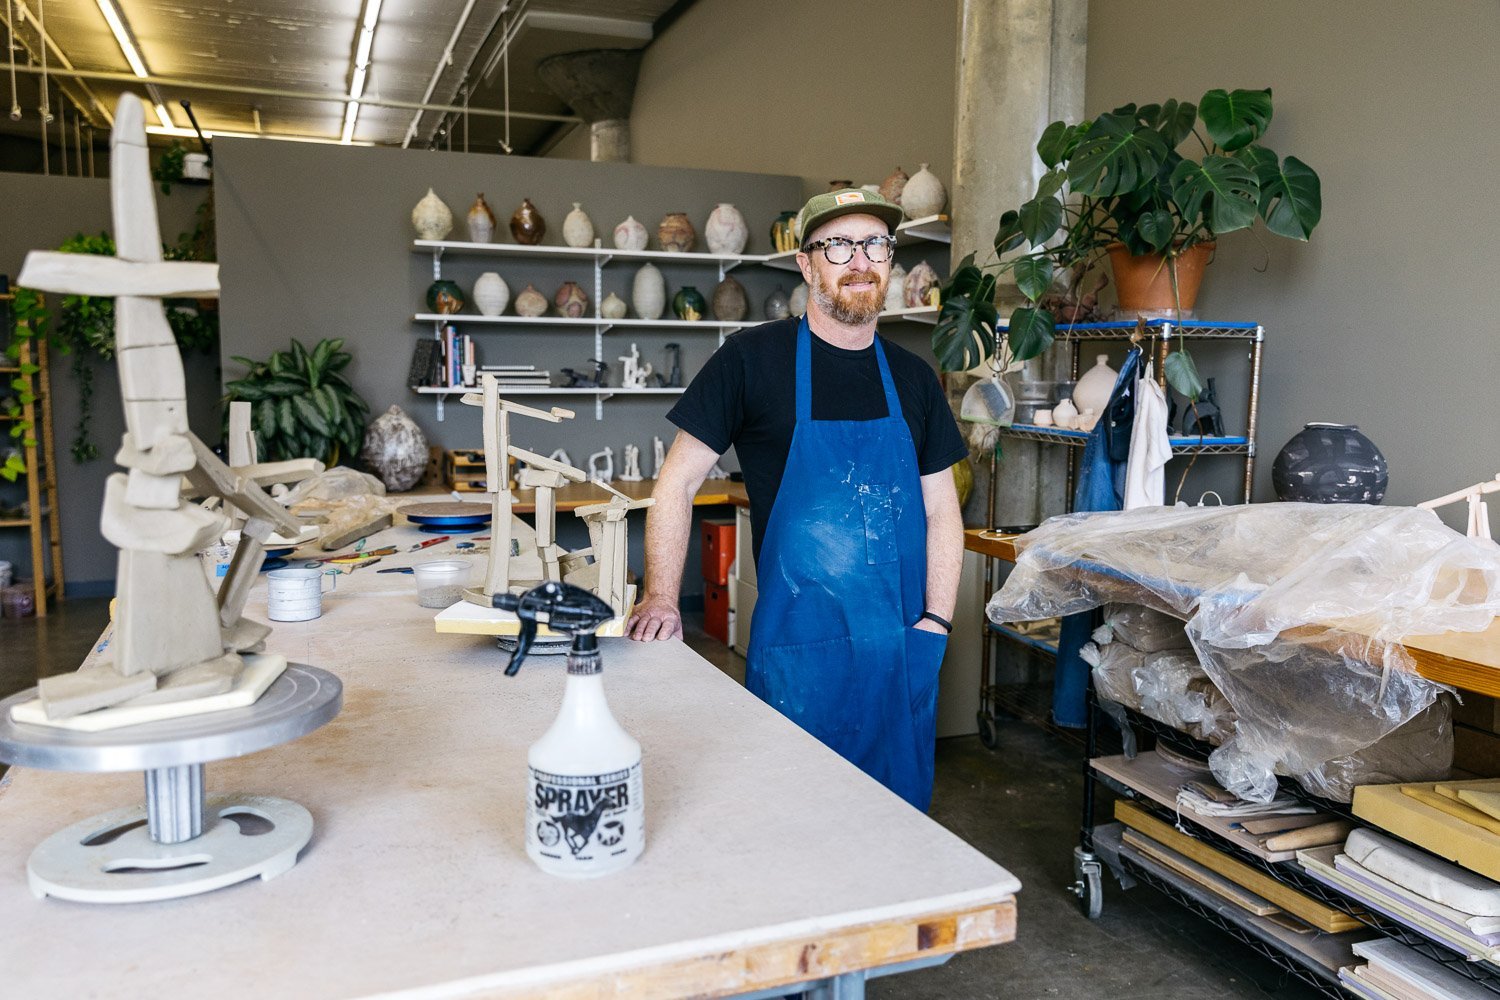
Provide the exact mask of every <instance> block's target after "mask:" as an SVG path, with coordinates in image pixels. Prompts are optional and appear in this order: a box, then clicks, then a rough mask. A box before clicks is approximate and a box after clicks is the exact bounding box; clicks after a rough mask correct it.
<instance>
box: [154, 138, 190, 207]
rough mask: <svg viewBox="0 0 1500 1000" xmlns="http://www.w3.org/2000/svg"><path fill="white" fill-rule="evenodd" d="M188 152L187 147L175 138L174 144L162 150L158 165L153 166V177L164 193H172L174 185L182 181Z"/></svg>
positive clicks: (157, 159)
mask: <svg viewBox="0 0 1500 1000" xmlns="http://www.w3.org/2000/svg"><path fill="white" fill-rule="evenodd" d="M187 153H188V151H187V147H186V146H184V145H183V144H182V143H180V142H178V141H177V140H176V139H173V140H172V145H170V146H168V147H167V148H166V149H164V150H162V152H161V155H160V156H158V157H157V158H156V166H154V167H152V168H151V177H152V179H153V180H155V181H156V182H157V183H158V184H160V185H161V193H162V194H171V193H172V185H173V184H179V183H181V182H182V166H183V163H184V162H185V161H186V159H187Z"/></svg>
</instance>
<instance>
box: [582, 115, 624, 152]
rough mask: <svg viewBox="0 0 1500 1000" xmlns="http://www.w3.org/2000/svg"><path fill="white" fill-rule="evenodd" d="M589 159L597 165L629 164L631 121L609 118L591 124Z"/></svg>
mask: <svg viewBox="0 0 1500 1000" xmlns="http://www.w3.org/2000/svg"><path fill="white" fill-rule="evenodd" d="M589 159H590V160H592V161H593V162H595V163H629V162H630V121H629V120H628V119H625V118H608V119H605V120H604V121H598V122H593V123H592V124H590V125H589Z"/></svg>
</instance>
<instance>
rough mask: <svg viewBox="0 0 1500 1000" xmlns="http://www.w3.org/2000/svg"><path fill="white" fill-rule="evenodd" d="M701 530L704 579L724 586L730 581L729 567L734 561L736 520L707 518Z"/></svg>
mask: <svg viewBox="0 0 1500 1000" xmlns="http://www.w3.org/2000/svg"><path fill="white" fill-rule="evenodd" d="M701 530H702V534H701V535H700V542H701V545H700V546H699V547H700V548H701V549H702V552H703V579H704V580H705V581H706V582H708V583H712V584H716V585H717V586H720V587H723V586H725V585H726V584H728V583H729V567H730V565H731V564H732V563H733V562H734V521H733V520H732V519H726V520H717V521H716V520H706V521H704V522H703V527H702V529H701Z"/></svg>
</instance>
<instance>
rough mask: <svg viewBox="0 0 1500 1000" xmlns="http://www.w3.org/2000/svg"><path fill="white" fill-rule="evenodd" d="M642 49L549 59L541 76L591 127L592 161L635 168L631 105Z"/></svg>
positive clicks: (539, 71)
mask: <svg viewBox="0 0 1500 1000" xmlns="http://www.w3.org/2000/svg"><path fill="white" fill-rule="evenodd" d="M641 55H642V51H641V50H640V49H587V50H585V51H582V52H564V53H562V54H560V55H555V56H549V57H547V58H546V59H543V60H542V61H541V62H539V63H537V65H536V71H537V75H538V76H540V77H541V78H542V82H543V83H545V84H546V85H547V87H548V88H549V89H550V90H551V91H552V92H553V93H554V94H556V95H557V96H558V97H559V98H561V99H562V100H564V101H567V102H568V104H569V105H570V106H571V107H572V108H573V113H574V114H576V115H578V116H579V117H580V118H582V119H583V120H584V121H586V122H588V125H589V158H590V159H592V160H594V161H595V162H600V161H612V162H618V163H628V162H630V105H631V103H632V102H633V101H634V100H635V82H636V78H637V77H638V76H639V75H640V72H641Z"/></svg>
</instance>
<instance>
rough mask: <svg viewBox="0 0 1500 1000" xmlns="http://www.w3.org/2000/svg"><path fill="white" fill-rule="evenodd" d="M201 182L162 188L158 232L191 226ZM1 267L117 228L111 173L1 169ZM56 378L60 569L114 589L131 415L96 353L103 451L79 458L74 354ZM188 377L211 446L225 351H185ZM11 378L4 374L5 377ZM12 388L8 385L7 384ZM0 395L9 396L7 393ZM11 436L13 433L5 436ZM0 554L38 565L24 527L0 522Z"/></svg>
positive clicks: (172, 236) (199, 425)
mask: <svg viewBox="0 0 1500 1000" xmlns="http://www.w3.org/2000/svg"><path fill="white" fill-rule="evenodd" d="M203 195H204V189H203V188H201V187H182V186H178V187H174V188H173V189H172V192H171V194H170V195H163V194H162V193H161V191H160V190H157V192H156V204H157V213H158V216H159V217H160V219H161V232H162V236H163V238H164V239H166V241H167V242H169V243H175V242H176V241H177V238H178V236H179V235H180V234H182V233H184V232H187V231H189V230H191V229H192V228H193V213H194V212H195V211H196V210H197V208H198V205H199V204H200V203H201V202H202V200H203ZM0 205H3V206H4V221H3V222H0V274H6V275H9V276H10V277H11V278H12V279H14V278H15V276H16V274H18V273H19V272H20V270H21V261H22V260H23V259H25V257H26V253H27V251H29V250H51V249H55V248H56V247H57V246H58V245H60V244H61V243H62V242H63V241H64V240H66V239H68V238H69V237H71V236H74V235H76V234H78V233H88V234H94V233H100V232H113V230H114V225H113V223H112V222H111V219H110V209H109V181H107V180H92V179H87V178H80V177H44V176H42V175H39V174H16V173H0ZM51 360H52V363H51V368H50V372H49V374H50V376H51V382H52V414H53V424H54V428H53V430H54V440H55V441H56V445H57V478H58V504H59V506H60V507H61V508H62V509H61V511H60V523H61V525H62V537H63V575H64V580H65V581H66V582H67V591H68V594H69V595H71V596H79V595H89V594H107V593H113V591H114V578H115V549H114V547H113V546H112V545H110V544H109V543H108V542H106V541H105V540H104V538H103V536H102V535H100V534H99V506H100V503H101V501H102V499H103V497H104V480H105V477H106V476H108V475H109V474H110V473H111V472H114V471H116V470H117V468H118V467H117V466H116V465H115V463H114V454H115V451H116V449H117V448H119V446H120V435H121V434H122V433H123V432H124V430H125V419H124V415H123V413H122V412H121V409H120V382H119V378H118V376H117V374H116V371H115V367H114V365H113V364H112V363H110V362H105V361H101V360H99V358H98V357H97V356H94V357H91V358H90V359H89V360H88V364H89V365H90V367H91V368H92V369H93V372H94V397H93V413H94V419H93V431H92V434H91V435H90V436H91V438H92V440H93V442H94V444H95V445H96V446H97V447H98V449H99V457H98V458H97V459H94V460H93V461H90V462H84V463H78V462H74V461H73V458H72V456H71V455H70V454H69V451H68V445H69V443H70V442H71V441H72V440H73V434H74V425H75V424H76V423H77V419H78V404H79V383H78V380H77V379H76V378H75V377H74V376H73V373H72V365H73V358H72V357H71V356H68V355H64V354H61V353H60V352H56V351H54V352H53V353H52V359H51ZM183 364H184V368H185V369H186V374H187V384H188V420H189V423H190V424H191V426H192V428H193V430H194V431H195V432H197V434H198V435H199V436H200V437H202V438H203V439H204V440H205V441H208V442H209V443H210V444H214V443H217V442H218V440H219V416H218V414H219V406H218V401H219V375H218V368H219V359H218V356H217V355H215V354H197V353H194V354H189V355H187V356H186V357H184V358H183ZM8 382H9V379H7V380H6V383H5V384H6V385H8ZM5 392H8V389H7V390H5ZM0 394H4V393H3V392H0ZM3 440H4V442H7V443H8V441H9V438H5V439H3ZM24 497H25V491H24V488H23V487H22V486H21V484H19V483H17V484H11V483H6V482H5V481H4V480H0V498H3V499H4V500H5V501H6V503H7V504H10V503H15V502H17V500H18V499H24ZM0 559H4V560H6V561H8V562H11V563H13V564H15V567H16V573H17V575H18V576H21V577H26V578H29V577H30V576H31V573H32V568H31V554H30V550H29V549H28V547H27V535H26V529H25V528H5V529H0Z"/></svg>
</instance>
